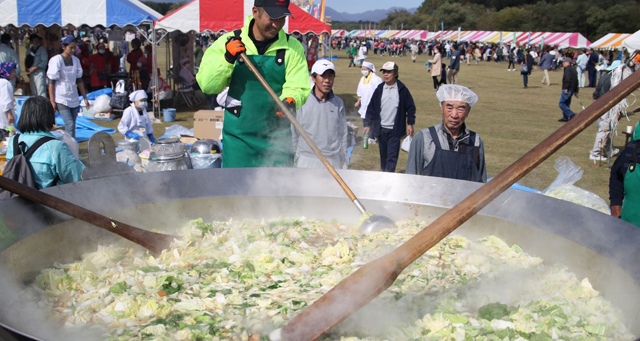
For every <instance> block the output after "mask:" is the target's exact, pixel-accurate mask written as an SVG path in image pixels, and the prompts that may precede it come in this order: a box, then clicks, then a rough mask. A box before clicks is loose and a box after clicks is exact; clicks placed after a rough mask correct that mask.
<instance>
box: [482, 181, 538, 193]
mask: <svg viewBox="0 0 640 341" xmlns="http://www.w3.org/2000/svg"><path fill="white" fill-rule="evenodd" d="M492 179H493V178H489V179H487V182H489V181H491V180H492ZM509 188H513V189H519V190H521V191H525V192H531V193H540V191H538V190H537V189H535V188H530V187H526V186H522V185H520V184H518V183H515V184H513V185H511V187H509Z"/></svg>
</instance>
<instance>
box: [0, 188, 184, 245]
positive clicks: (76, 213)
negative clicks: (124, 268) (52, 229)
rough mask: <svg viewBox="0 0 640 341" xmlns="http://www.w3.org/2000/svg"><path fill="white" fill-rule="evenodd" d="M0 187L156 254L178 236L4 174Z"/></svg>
mask: <svg viewBox="0 0 640 341" xmlns="http://www.w3.org/2000/svg"><path fill="white" fill-rule="evenodd" d="M0 188H2V189H5V190H7V191H9V192H11V193H15V194H17V195H19V196H21V197H23V198H25V199H28V200H31V201H33V202H36V203H38V204H41V205H44V206H47V207H49V208H52V209H54V210H56V211H59V212H62V213H64V214H66V215H69V216H71V217H74V218H76V219H79V220H82V221H84V222H87V223H89V224H92V225H95V226H97V227H100V228H103V229H105V230H107V231H109V232H112V233H115V234H117V235H119V236H121V237H123V238H125V239H128V240H130V241H132V242H134V243H136V244H138V245H141V246H143V247H145V248H147V249H149V250H150V251H152V252H155V253H157V254H160V253H161V252H162V250H165V249H168V248H169V246H170V245H171V242H172V241H173V240H174V239H176V238H180V237H177V236H171V235H167V234H162V233H156V232H151V231H147V230H143V229H140V228H137V227H134V226H131V225H128V224H125V223H123V222H119V221H117V220H113V219H110V218H108V217H105V216H103V215H101V214H98V213H96V212H93V211H90V210H88V209H86V208H83V207H80V206H78V205H76V204H72V203H70V202H68V201H66V200H63V199H60V198H58V197H55V196H53V195H51V194H48V193H45V192H41V191H38V190H37V189H35V188H31V187H29V186H27V185H24V184H21V183H19V182H17V181H14V180H11V179H9V178H6V177H4V176H0Z"/></svg>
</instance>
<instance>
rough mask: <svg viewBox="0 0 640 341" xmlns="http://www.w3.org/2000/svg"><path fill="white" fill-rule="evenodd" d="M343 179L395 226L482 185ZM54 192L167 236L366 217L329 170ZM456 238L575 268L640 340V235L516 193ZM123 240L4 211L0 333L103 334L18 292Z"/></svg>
mask: <svg viewBox="0 0 640 341" xmlns="http://www.w3.org/2000/svg"><path fill="white" fill-rule="evenodd" d="M340 174H341V175H342V176H343V178H344V179H345V181H346V182H347V183H348V184H349V185H350V186H351V187H352V188H353V190H354V192H355V193H357V194H358V196H359V197H360V199H361V200H362V202H363V203H364V204H365V206H366V207H367V208H368V209H369V210H370V211H372V212H375V213H377V214H382V215H387V216H389V217H391V218H394V219H400V218H420V219H425V220H427V221H432V220H434V219H435V218H436V217H438V216H440V215H441V214H442V213H444V212H445V211H446V209H447V208H449V207H452V206H453V205H455V204H456V203H458V202H459V201H461V200H462V199H463V198H465V197H466V196H467V195H468V194H470V193H472V192H473V191H474V190H476V189H477V188H478V187H479V186H480V184H476V183H471V182H466V181H456V180H449V179H441V178H433V177H423V176H412V175H404V174H388V173H380V172H363V171H340ZM46 191H47V192H49V193H50V194H53V195H56V196H58V197H61V198H63V199H65V200H68V201H71V202H73V203H76V204H78V205H81V206H84V207H87V208H89V209H91V210H95V211H98V212H105V213H106V214H108V215H109V216H111V217H112V218H114V219H117V220H121V221H123V222H127V223H130V224H132V225H135V226H140V227H143V228H147V229H158V230H161V231H166V232H174V231H175V229H176V228H178V227H181V226H184V224H185V223H186V222H187V221H188V220H190V219H194V218H198V217H202V218H204V219H205V220H212V219H228V218H230V217H240V218H244V217H255V218H258V217H267V218H269V217H278V216H301V215H304V216H307V217H314V218H323V219H337V220H340V221H343V222H346V223H355V222H356V220H357V218H358V216H359V214H358V213H357V211H356V210H355V208H354V207H353V205H352V204H350V203H349V201H348V199H347V198H346V196H345V195H344V193H343V192H342V190H341V189H340V187H339V186H338V185H337V184H336V182H335V181H334V180H333V179H332V178H331V177H330V176H329V174H328V173H327V172H326V170H322V169H318V170H301V169H282V168H277V169H276V168H271V169H269V168H262V169H205V170H192V171H175V172H161V173H143V174H131V175H124V176H120V177H111V178H102V179H97V180H91V181H83V182H79V183H74V184H69V185H64V186H60V187H55V188H50V189H47V190H46ZM456 233H459V234H462V235H465V236H467V237H469V238H474V239H475V238H479V237H482V236H486V235H489V234H494V235H497V236H498V237H500V238H502V239H504V240H505V241H506V242H507V243H517V244H519V245H520V246H522V248H523V249H524V250H526V251H527V252H529V253H531V254H534V255H537V256H540V257H542V258H544V259H545V261H546V262H549V263H555V262H562V263H564V264H566V265H568V266H569V268H570V269H571V270H572V271H573V272H575V273H576V275H577V276H578V278H583V277H588V278H589V280H590V281H591V283H592V284H593V286H594V288H596V290H599V291H600V292H601V293H602V294H603V296H604V297H605V298H606V299H608V300H610V301H611V302H612V303H613V304H614V305H615V306H616V307H618V308H619V309H621V310H622V311H623V313H624V316H625V324H626V325H627V326H629V327H631V328H632V332H633V333H634V334H635V335H640V323H637V322H639V321H640V260H639V259H638V258H639V256H638V255H640V252H638V248H639V247H640V229H638V228H636V227H634V226H632V225H630V224H627V223H625V222H623V221H621V220H618V219H614V218H612V217H610V216H608V215H605V214H602V213H599V212H597V211H595V210H592V209H589V208H585V207H581V206H578V205H574V204H571V203H568V202H565V201H561V200H557V199H553V198H549V197H545V196H542V195H539V194H534V193H527V192H522V191H517V190H508V191H507V192H505V193H503V194H502V195H501V196H499V197H498V198H497V199H496V200H495V201H494V202H493V203H492V204H490V205H489V206H487V207H486V208H485V209H483V210H482V211H481V212H480V213H479V214H478V215H477V216H475V217H474V218H472V219H471V220H469V221H468V222H467V223H465V224H464V225H463V226H462V227H460V228H459V229H458V230H457V231H456ZM116 241H121V238H120V237H118V236H115V235H113V234H110V233H108V232H106V231H104V230H101V229H98V228H96V227H93V226H91V225H88V224H86V223H83V222H80V221H77V220H73V219H69V217H68V216H65V215H63V214H60V213H57V212H55V211H52V210H49V209H46V208H42V207H40V206H38V205H35V204H30V203H27V202H25V201H24V200H22V199H13V200H9V201H6V202H2V203H0V267H1V268H2V272H1V273H0V324H1V325H2V326H4V327H5V328H7V329H10V330H12V331H17V332H19V333H20V334H23V335H28V336H30V337H32V338H42V339H48V340H53V339H59V340H69V339H72V336H73V337H75V338H77V339H83V340H84V339H87V338H89V337H91V336H94V335H83V334H82V333H83V332H85V331H76V330H73V331H69V330H68V329H67V330H64V331H60V330H57V328H50V326H49V324H48V323H47V322H46V321H45V319H44V318H43V317H42V313H41V312H40V311H39V309H37V308H34V307H33V305H31V304H29V303H28V302H24V301H23V300H22V299H21V296H20V295H19V291H20V288H23V287H24V285H28V284H29V283H30V282H31V281H33V279H34V278H35V275H36V274H37V273H38V272H39V271H40V270H41V269H43V268H45V267H49V266H51V265H52V264H53V263H54V262H70V261H74V260H78V259H79V257H80V255H82V254H83V253H85V252H89V251H93V250H95V249H96V247H97V245H98V244H108V243H112V242H116ZM127 243H128V242H127ZM0 331H1V332H2V333H4V334H6V331H2V330H0ZM87 333H89V334H90V333H91V332H90V331H88V332H87ZM0 336H2V335H0ZM5 337H6V335H5ZM0 339H1V337H0Z"/></svg>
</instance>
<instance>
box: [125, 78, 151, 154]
mask: <svg viewBox="0 0 640 341" xmlns="http://www.w3.org/2000/svg"><path fill="white" fill-rule="evenodd" d="M129 100H130V101H131V106H129V107H128V108H127V109H125V110H124V112H123V113H122V119H121V120H120V123H118V132H120V134H122V135H124V136H126V137H127V138H129V139H134V140H138V139H140V137H141V136H145V135H146V136H147V137H148V138H149V140H150V141H151V142H152V143H153V142H155V141H156V139H155V138H154V137H153V126H151V120H150V119H149V116H148V115H147V94H146V93H145V92H144V90H137V91H134V92H132V93H131V94H130V95H129Z"/></svg>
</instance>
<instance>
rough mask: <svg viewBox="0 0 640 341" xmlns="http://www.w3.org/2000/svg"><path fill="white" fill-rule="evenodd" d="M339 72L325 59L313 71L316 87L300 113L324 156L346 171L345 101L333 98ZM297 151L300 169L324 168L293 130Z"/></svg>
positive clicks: (301, 120) (312, 68) (316, 64)
mask: <svg viewBox="0 0 640 341" xmlns="http://www.w3.org/2000/svg"><path fill="white" fill-rule="evenodd" d="M335 77H336V68H335V66H334V65H333V63H332V62H330V61H328V60H324V59H320V60H318V61H316V62H315V63H314V64H313V66H312V67H311V78H312V80H313V83H314V86H313V88H312V89H311V94H310V95H309V97H308V98H307V101H306V102H305V104H304V105H303V106H302V107H300V109H298V110H297V111H296V119H297V120H298V123H300V126H302V128H303V129H304V130H305V131H306V132H307V134H309V137H311V139H312V140H313V142H314V143H315V144H316V145H317V146H318V148H319V149H320V151H321V152H322V154H323V155H324V156H325V157H326V158H327V160H328V161H329V163H331V165H332V166H333V167H335V168H343V166H344V165H345V164H346V162H347V148H348V147H349V145H348V133H347V116H346V113H345V109H344V102H343V101H342V99H341V98H340V97H338V96H336V95H334V94H333V81H334V79H335ZM291 131H292V134H293V148H294V150H295V154H296V167H298V168H324V165H323V164H322V162H320V160H319V159H318V157H317V156H316V155H315V153H314V152H313V150H312V149H311V147H309V145H308V144H307V142H305V141H304V139H302V138H300V134H299V133H298V131H297V130H295V129H294V128H293V127H291Z"/></svg>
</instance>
